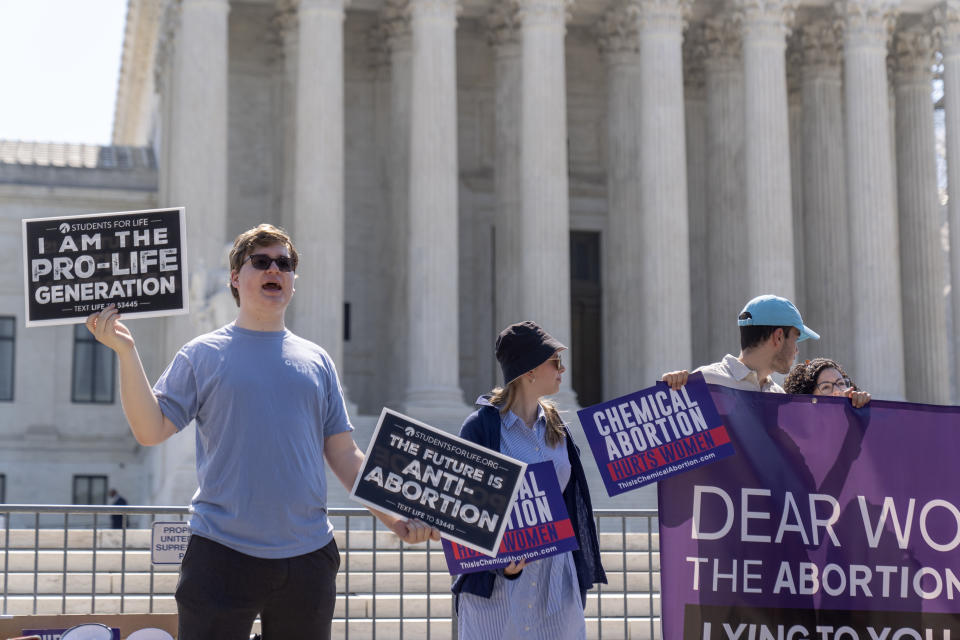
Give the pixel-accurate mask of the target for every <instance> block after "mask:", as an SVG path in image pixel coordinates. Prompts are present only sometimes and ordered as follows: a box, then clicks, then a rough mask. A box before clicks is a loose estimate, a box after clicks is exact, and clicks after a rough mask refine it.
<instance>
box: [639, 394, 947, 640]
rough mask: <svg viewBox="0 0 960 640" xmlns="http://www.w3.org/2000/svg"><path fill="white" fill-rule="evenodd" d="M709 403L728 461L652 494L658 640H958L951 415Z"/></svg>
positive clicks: (721, 398) (811, 402)
mask: <svg viewBox="0 0 960 640" xmlns="http://www.w3.org/2000/svg"><path fill="white" fill-rule="evenodd" d="M710 390H711V394H712V396H713V399H714V402H715V403H716V406H717V409H718V411H719V413H720V415H721V417H722V418H723V420H724V423H725V424H726V425H727V428H728V429H729V432H730V437H731V440H732V441H733V442H734V444H735V446H736V448H737V455H736V456H734V457H732V458H728V459H726V460H721V461H720V462H718V463H717V464H711V465H707V466H705V467H702V468H700V469H696V470H694V471H692V472H690V473H684V474H681V475H678V476H674V477H672V478H669V479H668V480H666V481H664V482H661V483H659V485H658V489H659V513H660V575H661V577H662V583H663V584H662V592H661V598H662V601H663V603H662V604H663V637H664V638H675V639H677V640H733V639H735V638H740V639H746V638H750V639H755V640H765V639H767V638H771V639H774V638H775V639H778V640H779V639H783V640H948V639H950V638H953V639H954V640H957V639H958V638H960V482H957V456H958V454H960V447H958V445H957V438H958V435H960V430H958V426H960V408H958V407H942V406H937V407H934V406H928V405H918V404H907V403H903V402H884V401H881V400H873V401H871V402H870V403H869V404H868V405H867V406H866V407H864V408H862V409H854V408H853V406H852V404H851V402H850V400H849V399H847V398H833V397H815V396H790V395H786V394H780V393H758V392H751V391H739V390H736V389H728V388H725V387H718V386H711V387H710Z"/></svg>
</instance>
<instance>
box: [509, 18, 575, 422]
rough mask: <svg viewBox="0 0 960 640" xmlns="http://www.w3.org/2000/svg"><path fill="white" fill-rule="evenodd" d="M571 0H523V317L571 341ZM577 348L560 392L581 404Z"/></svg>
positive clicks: (564, 401)
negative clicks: (576, 389)
mask: <svg viewBox="0 0 960 640" xmlns="http://www.w3.org/2000/svg"><path fill="white" fill-rule="evenodd" d="M566 5H567V0H520V2H519V3H518V6H519V17H520V24H521V37H520V58H521V78H522V83H523V88H522V91H521V107H520V180H521V186H520V193H521V203H520V212H521V213H520V221H521V222H520V230H521V237H522V238H524V239H525V240H526V242H525V243H524V246H523V250H522V252H521V256H522V257H521V261H520V278H521V281H522V283H523V292H522V295H521V297H520V309H519V311H520V313H519V314H518V317H519V319H522V320H533V321H534V322H536V323H537V324H539V325H541V326H542V327H543V328H544V329H546V331H547V332H548V333H550V334H551V335H552V336H554V337H555V338H556V339H557V340H559V341H560V342H562V343H563V344H565V345H567V346H568V347H571V348H572V346H573V345H572V344H571V337H572V335H571V332H570V206H569V192H568V188H569V187H568V177H567V170H568V169H567V81H566V75H565V68H566V65H565V51H564V36H565V34H566V26H565V23H566ZM575 359H576V354H575V353H570V354H569V355H568V357H566V358H564V364H565V365H566V366H567V372H566V374H565V375H564V376H563V384H562V385H561V387H560V393H559V395H558V397H557V400H558V402H559V403H560V404H561V406H563V407H564V408H565V409H572V408H574V407H575V406H576V396H575V395H574V393H573V388H572V387H571V384H570V381H571V380H572V375H573V362H574V360H575Z"/></svg>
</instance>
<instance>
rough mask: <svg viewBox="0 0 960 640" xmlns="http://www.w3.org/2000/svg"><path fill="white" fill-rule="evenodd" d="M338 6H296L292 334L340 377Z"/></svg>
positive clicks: (319, 1) (334, 1)
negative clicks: (322, 352) (320, 351)
mask: <svg viewBox="0 0 960 640" xmlns="http://www.w3.org/2000/svg"><path fill="white" fill-rule="evenodd" d="M343 19H344V3H343V0H299V7H298V9H297V22H298V28H297V57H298V65H297V103H296V104H297V106H296V118H297V136H296V142H295V145H296V152H295V154H296V160H295V165H296V174H295V175H296V183H295V185H294V192H293V194H294V205H293V218H294V221H293V233H294V241H295V242H296V243H297V246H298V248H299V250H300V267H299V272H300V274H299V277H298V278H297V293H296V296H294V303H293V304H294V306H295V309H296V315H295V322H296V326H294V330H295V331H296V332H297V333H298V334H299V335H301V336H303V337H304V338H307V339H308V340H312V341H313V342H315V343H317V344H319V345H320V346H322V347H323V348H324V349H326V350H327V352H328V353H329V354H330V357H331V358H333V361H334V363H335V364H336V365H337V367H338V368H339V369H340V371H341V376H342V372H343V275H344V273H343V262H344V249H343V247H344V232H343V229H344V222H343V215H344V213H343V198H344V169H343V163H344V151H343V144H344V142H343V139H344V111H343V110H344V106H343Z"/></svg>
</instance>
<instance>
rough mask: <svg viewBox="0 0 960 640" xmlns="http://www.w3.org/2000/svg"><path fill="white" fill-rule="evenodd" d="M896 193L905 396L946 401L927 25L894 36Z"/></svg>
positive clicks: (947, 382)
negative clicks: (901, 293)
mask: <svg viewBox="0 0 960 640" xmlns="http://www.w3.org/2000/svg"><path fill="white" fill-rule="evenodd" d="M895 52H896V53H895V55H896V72H895V73H894V86H895V90H896V96H897V111H896V140H897V183H898V188H897V199H898V204H899V209H900V274H901V278H902V282H903V283H904V284H905V286H904V288H903V326H904V329H905V331H904V334H903V347H904V350H903V351H904V363H905V367H906V392H907V399H908V400H910V401H913V402H924V403H930V404H949V402H950V364H949V357H948V354H947V335H946V321H947V318H946V308H945V302H944V295H943V291H944V286H945V285H946V274H945V273H944V269H943V255H942V253H941V247H940V243H941V239H940V203H939V202H938V199H937V167H936V149H935V141H934V137H935V136H934V124H933V99H932V97H931V86H932V82H933V77H932V75H933V74H932V71H931V67H932V66H933V54H934V42H933V36H932V35H931V34H930V32H929V31H928V30H926V29H923V30H919V29H918V30H910V31H904V32H900V33H898V34H897V35H896V40H895Z"/></svg>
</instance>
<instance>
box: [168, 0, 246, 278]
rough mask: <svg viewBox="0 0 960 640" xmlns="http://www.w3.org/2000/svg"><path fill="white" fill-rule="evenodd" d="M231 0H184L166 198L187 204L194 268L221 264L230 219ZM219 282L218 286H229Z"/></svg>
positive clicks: (175, 48)
mask: <svg viewBox="0 0 960 640" xmlns="http://www.w3.org/2000/svg"><path fill="white" fill-rule="evenodd" d="M229 11H230V3H229V2H228V0H182V1H181V2H180V9H179V24H178V27H177V29H176V35H175V41H174V44H173V52H172V53H173V56H172V69H171V74H170V87H169V91H166V92H165V94H166V95H165V99H166V100H169V105H170V109H169V121H168V122H166V123H165V124H166V125H167V126H168V127H169V129H170V131H169V137H168V138H167V141H168V144H169V148H168V149H166V150H164V155H165V156H166V158H167V161H166V162H165V166H164V169H165V170H166V172H167V174H168V177H169V182H168V189H169V190H168V193H167V194H166V198H165V200H166V203H165V204H170V205H171V206H184V207H186V211H187V235H188V237H189V251H190V270H191V272H197V271H204V270H206V269H215V268H217V267H218V266H219V265H220V262H221V255H222V253H223V243H224V241H225V238H224V236H225V234H226V221H227V14H228V13H229ZM222 286H223V285H222V283H218V288H222Z"/></svg>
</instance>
